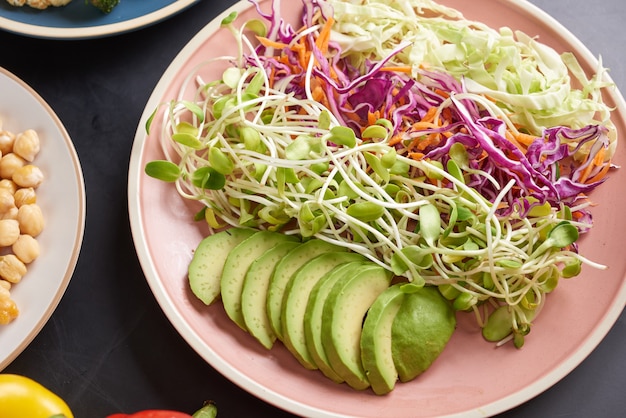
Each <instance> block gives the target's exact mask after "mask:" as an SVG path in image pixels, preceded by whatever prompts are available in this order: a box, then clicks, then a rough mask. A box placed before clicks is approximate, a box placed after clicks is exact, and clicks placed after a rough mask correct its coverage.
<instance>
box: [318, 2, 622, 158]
mask: <svg viewBox="0 0 626 418" xmlns="http://www.w3.org/2000/svg"><path fill="white" fill-rule="evenodd" d="M326 3H328V4H329V5H330V6H332V9H333V12H334V19H335V24H334V26H333V32H332V35H331V39H332V40H333V41H334V42H337V43H338V44H339V46H340V47H341V51H342V56H344V57H348V58H349V59H350V60H351V61H352V62H353V63H354V64H355V65H356V66H360V65H363V64H364V63H365V60H371V61H379V60H382V59H385V58H387V57H389V56H390V55H392V51H394V49H395V48H397V46H398V45H399V44H400V43H402V42H407V41H409V42H411V44H410V45H409V46H407V47H406V48H405V49H404V50H403V51H402V52H401V53H399V54H396V55H394V57H393V59H392V60H391V61H390V62H389V64H388V65H390V66H391V65H400V66H404V65H409V66H412V67H413V72H414V74H416V72H417V70H418V68H420V67H422V68H426V69H428V70H433V71H443V72H446V73H448V74H451V75H452V76H454V77H455V78H457V79H459V80H461V79H462V80H463V82H464V83H465V85H466V88H467V90H468V91H469V92H472V93H477V94H483V95H486V96H489V97H491V98H493V99H494V100H497V102H498V104H499V105H500V106H502V107H503V108H504V109H506V110H508V111H509V113H510V114H511V120H512V121H513V122H514V123H516V124H518V125H520V126H524V127H525V128H526V129H527V130H528V131H529V132H530V133H532V134H535V135H540V134H541V132H542V131H543V129H545V128H548V127H551V126H569V127H572V128H582V127H584V126H586V125H589V124H601V125H604V126H606V127H607V128H608V129H609V138H610V139H611V142H612V144H613V146H612V147H611V149H614V142H615V141H616V139H617V135H616V131H615V127H614V126H613V124H612V122H611V120H610V109H609V107H608V106H607V105H606V104H605V103H604V102H603V100H602V94H601V89H603V88H606V87H608V86H609V85H610V82H609V81H607V78H606V77H605V73H606V69H605V68H603V67H602V64H601V61H600V65H599V67H598V69H597V71H596V73H595V75H594V76H593V77H592V78H591V79H588V78H587V77H586V76H585V74H584V71H583V70H582V69H581V67H580V64H579V63H578V62H577V60H576V58H575V57H574V55H573V54H571V53H564V54H559V53H558V52H556V51H555V50H554V49H552V48H550V47H549V46H547V45H545V44H542V43H541V42H538V41H537V40H536V39H534V38H532V37H530V36H528V35H526V34H524V33H523V32H520V31H513V30H512V29H510V28H508V27H502V28H500V29H499V30H495V29H492V28H490V27H489V26H487V25H485V24H483V23H481V22H477V21H471V20H467V19H465V18H464V17H463V15H462V14H461V13H460V12H459V11H457V10H455V9H451V8H449V7H446V6H443V5H440V4H437V3H435V2H433V1H430V0H391V1H390V0H367V1H363V2H362V4H356V3H354V2H351V1H345V0H328V1H327V2H326ZM572 77H573V79H572ZM573 81H576V82H577V83H578V84H580V88H575V87H573V84H572V83H573Z"/></svg>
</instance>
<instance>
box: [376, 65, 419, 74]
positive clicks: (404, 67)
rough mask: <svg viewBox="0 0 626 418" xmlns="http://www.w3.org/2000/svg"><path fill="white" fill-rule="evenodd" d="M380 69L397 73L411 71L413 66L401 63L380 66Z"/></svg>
mask: <svg viewBox="0 0 626 418" xmlns="http://www.w3.org/2000/svg"><path fill="white" fill-rule="evenodd" d="M380 71H393V72H397V73H411V71H413V68H412V67H411V66H409V65H401V66H398V67H380Z"/></svg>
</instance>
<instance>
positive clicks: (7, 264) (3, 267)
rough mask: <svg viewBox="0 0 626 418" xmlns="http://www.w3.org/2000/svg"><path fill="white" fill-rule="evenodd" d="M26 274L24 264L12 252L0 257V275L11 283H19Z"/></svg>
mask: <svg viewBox="0 0 626 418" xmlns="http://www.w3.org/2000/svg"><path fill="white" fill-rule="evenodd" d="M25 274H26V265H25V264H24V263H22V262H21V261H20V259H19V258H17V257H16V256H15V255H14V254H7V255H3V256H2V257H0V277H2V278H3V279H4V280H6V281H8V282H11V283H19V282H20V280H22V277H24V275H25Z"/></svg>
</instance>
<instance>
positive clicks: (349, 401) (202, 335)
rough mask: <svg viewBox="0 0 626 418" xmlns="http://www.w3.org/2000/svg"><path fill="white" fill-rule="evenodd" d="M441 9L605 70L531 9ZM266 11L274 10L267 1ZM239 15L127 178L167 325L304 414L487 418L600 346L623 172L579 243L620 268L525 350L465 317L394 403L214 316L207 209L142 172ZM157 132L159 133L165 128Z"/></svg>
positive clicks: (243, 381)
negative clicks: (197, 254) (190, 272)
mask: <svg viewBox="0 0 626 418" xmlns="http://www.w3.org/2000/svg"><path fill="white" fill-rule="evenodd" d="M443 3H445V4H447V5H450V6H452V7H455V8H458V9H460V10H461V11H463V12H464V13H465V15H466V17H468V18H470V19H476V20H481V21H483V22H485V23H487V24H490V25H491V26H494V27H497V26H502V25H506V26H510V27H512V28H514V29H520V30H522V31H524V32H526V33H527V34H530V35H537V36H539V39H540V40H541V41H542V42H544V43H547V44H549V45H551V46H552V47H554V48H555V49H557V50H560V51H573V52H575V53H576V55H577V56H578V58H579V60H580V62H581V64H582V66H583V67H584V69H585V70H586V71H588V72H591V71H592V70H593V69H595V68H597V67H596V64H597V62H596V60H595V58H594V57H593V55H592V54H591V53H590V52H589V51H588V50H587V49H586V48H585V47H584V46H583V45H582V44H581V43H580V42H579V41H578V40H577V39H576V38H575V37H574V36H573V35H572V34H571V33H570V32H568V31H567V30H566V29H565V28H563V26H561V25H559V24H558V23H557V22H556V21H554V20H553V19H552V18H550V17H549V16H547V15H546V14H545V13H543V12H542V11H540V10H539V9H537V8H536V7H534V6H532V5H531V4H528V3H527V2H520V1H513V0H508V1H507V0H476V1H473V2H471V3H468V2H465V1H463V0H446V1H443ZM262 5H263V7H264V8H266V10H267V7H269V1H264V2H262ZM299 9H300V2H295V1H294V2H283V10H282V13H283V15H284V16H285V17H286V19H287V20H288V21H291V22H293V23H294V24H296V23H297V22H298V21H297V20H296V19H297V17H298V15H299V12H300V10H299ZM233 10H237V11H238V12H239V13H240V14H241V15H243V17H242V19H246V18H250V17H253V16H256V11H255V10H254V9H253V8H252V7H250V5H249V3H248V2H240V3H238V4H237V5H235V6H234V7H233V8H232V9H229V10H227V11H225V12H224V14H222V15H221V16H219V17H218V18H217V19H216V20H215V21H213V22H211V23H210V24H209V25H208V26H206V27H205V28H204V29H203V30H202V31H201V32H200V33H198V35H197V36H196V37H195V38H194V39H193V40H192V41H191V42H190V43H189V44H188V45H187V46H186V47H185V48H184V49H183V51H182V52H181V53H180V54H179V55H178V57H177V58H176V59H175V60H174V62H173V63H172V64H171V66H170V68H169V69H168V70H167V71H166V73H165V74H164V75H163V78H162V79H161V81H160V82H159V83H158V85H157V87H156V89H155V91H154V93H153V95H152V97H151V98H150V100H149V102H148V104H147V106H146V110H145V113H144V115H143V118H142V121H141V123H140V125H139V128H138V132H137V136H136V139H135V144H134V148H133V153H132V158H131V164H130V177H129V205H130V217H131V223H132V230H133V236H134V239H135V244H136V247H137V252H138V255H139V259H140V261H141V264H142V267H143V269H144V272H145V275H146V278H147V280H148V282H149V284H150V286H151V288H152V291H153V292H154V294H155V296H156V298H157V300H158V302H159V303H160V305H161V307H162V309H163V310H164V312H165V313H166V315H167V316H168V318H169V320H170V321H171V322H172V323H173V324H174V326H175V327H176V328H177V330H178V331H179V333H180V334H181V335H182V336H183V337H184V338H185V340H186V341H187V342H188V343H189V344H190V345H191V346H192V347H193V348H194V349H195V350H196V351H197V352H198V353H199V354H200V355H201V356H202V357H203V358H204V359H205V360H206V361H207V362H209V363H210V364H211V365H212V366H213V367H214V368H215V369H217V370H219V371H220V372H221V373H222V374H223V375H224V376H226V377H227V378H229V379H230V380H232V381H233V382H235V383H236V384H238V385H240V386H241V387H242V388H244V389H245V390H247V391H249V392H250V393H252V394H254V395H256V396H258V397H259V398H261V399H263V400H265V401H267V402H269V403H271V404H274V405H276V406H278V407H280V408H283V409H285V410H288V411H290V412H293V413H295V414H298V415H303V416H323V417H332V416H360V417H381V416H393V417H409V416H411V417H416V416H424V417H426V416H428V417H433V416H463V417H471V416H481V417H482V416H486V415H493V414H496V413H499V412H502V411H505V410H507V409H510V408H513V407H514V406H516V405H518V404H520V403H522V402H525V401H527V400H529V399H531V398H532V397H534V396H536V395H538V394H539V393H541V392H543V391H544V390H546V389H547V388H549V387H550V386H552V385H553V384H555V383H556V382H557V381H559V380H560V379H561V378H563V377H564V376H565V375H566V374H567V373H569V372H570V371H571V370H573V369H574V368H575V367H576V366H577V365H578V364H579V363H580V362H581V361H582V360H583V359H584V358H585V357H586V356H587V355H588V354H589V353H590V352H591V351H592V350H593V349H594V348H595V347H596V346H597V345H598V343H599V342H600V341H601V340H602V338H603V337H604V336H605V335H606V333H607V332H608V331H609V329H610V328H611V326H612V325H613V323H614V322H615V321H616V320H617V318H618V316H619V314H620V313H621V312H622V309H623V308H624V304H625V301H626V281H625V280H624V278H625V268H626V260H625V259H624V257H623V250H622V248H621V244H617V245H616V242H615V239H616V238H617V237H616V236H615V234H614V231H615V230H626V218H625V217H624V216H622V214H621V209H620V208H623V200H624V198H623V193H622V191H621V190H620V187H621V185H623V184H624V183H625V182H626V171H625V170H624V169H622V170H618V171H616V172H615V173H614V174H613V175H612V178H610V179H609V180H608V182H607V183H606V184H605V185H603V187H600V188H599V189H598V190H597V191H596V192H594V195H593V198H594V200H595V201H597V202H598V203H600V204H599V205H598V206H597V207H596V208H595V210H594V216H595V227H594V229H593V231H592V232H591V234H589V235H588V236H586V237H584V239H583V242H582V244H581V248H582V252H583V254H585V255H586V256H588V257H589V258H591V259H592V260H594V261H597V262H599V263H603V264H607V265H609V266H610V268H609V269H608V270H607V271H594V270H592V269H590V268H586V269H584V270H583V273H582V274H581V275H580V276H579V277H578V278H575V279H571V280H569V281H566V282H563V283H562V284H561V286H560V287H559V288H558V289H557V291H556V292H555V293H554V294H552V295H551V297H550V298H549V302H548V303H547V305H546V307H545V310H544V311H543V312H542V315H541V316H540V318H539V319H538V320H537V321H536V324H535V327H534V328H533V332H532V335H530V336H529V337H528V338H527V342H526V345H525V346H524V348H523V349H522V350H515V349H514V348H513V347H512V345H507V346H503V347H500V348H498V349H496V348H494V346H493V345H491V344H488V343H486V342H485V341H484V340H483V339H482V338H481V336H480V333H479V330H478V329H477V328H476V327H475V326H473V325H472V322H471V321H464V320H461V324H460V326H459V329H458V331H457V332H456V333H455V334H454V336H453V338H452V340H451V342H450V344H449V345H448V347H447V349H446V350H445V352H444V353H443V355H442V356H441V357H440V358H439V359H438V361H437V362H436V363H435V364H434V365H433V366H432V368H431V369H430V370H428V371H427V372H426V373H425V374H424V375H422V376H420V377H419V378H418V379H417V380H415V381H413V382H411V383H408V384H399V385H397V387H396V389H395V390H394V391H393V392H392V393H391V394H390V395H388V396H384V397H379V396H375V395H373V394H372V392H371V391H364V392H357V391H354V390H352V389H350V388H348V387H347V386H346V385H337V384H334V383H332V382H331V381H329V380H328V379H326V378H324V377H323V376H322V374H321V373H319V372H315V371H309V370H305V369H304V368H303V367H301V366H300V365H299V364H298V362H297V361H296V360H295V359H294V358H293V357H292V356H291V355H290V354H289V353H288V352H287V350H286V349H284V347H283V346H282V345H281V344H276V346H275V347H274V348H273V349H272V350H271V351H266V350H265V349H264V348H262V347H261V345H260V344H258V343H257V342H256V341H254V340H253V338H252V337H251V336H250V335H248V334H246V333H244V332H243V331H241V330H240V329H239V328H237V326H236V325H234V324H233V323H231V322H230V320H228V319H227V317H226V315H225V314H224V312H223V308H222V306H221V304H220V303H217V304H215V305H213V306H211V307H208V308H207V307H206V306H204V305H203V304H202V303H200V302H199V301H198V300H196V299H195V298H194V297H193V295H192V294H191V292H190V291H189V289H188V286H187V278H186V269H187V266H188V263H189V261H190V259H191V255H192V251H193V250H194V249H195V247H196V245H197V244H198V242H199V241H200V240H201V239H202V238H203V236H204V235H205V234H206V231H205V230H203V229H202V228H201V227H199V226H198V224H196V223H194V222H193V221H192V215H193V213H194V212H195V210H196V209H197V208H193V207H191V206H189V204H188V203H186V202H184V201H183V200H182V199H181V198H180V197H179V196H178V195H177V194H176V192H175V190H174V188H173V187H172V186H171V185H168V184H164V183H162V182H159V181H156V180H153V179H151V178H148V177H147V176H145V175H144V173H143V167H144V165H145V164H146V162H148V161H151V160H153V159H158V158H161V153H160V151H159V146H158V143H157V142H158V141H157V140H156V138H150V137H147V136H146V134H145V130H144V126H145V122H146V120H147V118H148V117H149V115H150V114H151V113H152V112H153V110H154V109H155V108H156V107H157V106H158V104H159V103H160V102H163V101H167V100H170V99H174V98H177V97H178V91H179V89H180V87H181V85H182V84H183V83H184V82H185V77H186V76H187V75H188V74H189V73H190V72H191V71H192V69H193V68H194V66H196V65H197V64H198V63H200V62H202V61H204V60H206V59H207V58H208V57H214V56H218V55H230V54H231V52H232V51H231V50H232V48H233V47H234V46H233V41H232V38H231V35H230V34H228V33H227V32H226V31H222V30H219V23H220V21H221V20H222V19H223V18H224V17H225V16H226V15H227V14H228V13H230V12H232V11H233ZM213 76H216V75H215V74H213ZM209 78H210V77H208V78H207V79H209ZM607 102H608V103H609V104H614V105H616V107H617V109H616V111H615V113H614V118H615V123H616V125H617V128H618V130H619V133H620V135H625V134H626V126H625V120H624V117H625V108H624V105H623V99H622V97H621V96H620V95H619V93H613V94H612V95H610V96H609V97H607ZM152 129H153V132H156V131H158V127H157V126H154V125H153V128H152ZM625 153H626V148H625V147H623V146H620V147H618V153H617V155H616V158H615V160H616V162H617V163H618V164H622V165H623V163H624V162H625V161H626V156H625ZM572 324H576V326H575V327H574V326H572Z"/></svg>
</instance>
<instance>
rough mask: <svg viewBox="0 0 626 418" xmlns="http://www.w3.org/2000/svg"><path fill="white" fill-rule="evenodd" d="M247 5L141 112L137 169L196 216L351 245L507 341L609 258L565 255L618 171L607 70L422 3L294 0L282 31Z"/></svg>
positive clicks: (271, 17)
mask: <svg viewBox="0 0 626 418" xmlns="http://www.w3.org/2000/svg"><path fill="white" fill-rule="evenodd" d="M257 9H258V13H259V17H258V19H254V20H250V21H246V22H239V21H238V20H237V19H236V15H235V14H233V15H231V16H229V17H228V18H226V19H224V21H223V22H222V27H223V29H222V30H229V31H231V32H232V34H233V39H234V44H235V45H237V47H238V53H237V54H235V55H233V56H229V57H219V58H215V59H212V60H210V61H209V62H207V63H205V64H204V65H209V66H210V65H216V66H222V67H224V65H225V64H226V69H225V71H224V72H223V74H222V77H221V78H220V79H215V80H212V79H211V80H205V79H202V77H201V76H199V75H198V74H199V72H198V73H194V74H191V75H190V77H189V83H196V84H197V93H196V97H195V98H194V99H193V100H173V101H171V102H169V103H164V104H163V106H162V107H161V108H160V109H157V110H158V111H155V114H154V115H153V117H162V118H163V120H164V123H163V129H162V132H160V133H159V135H160V138H161V140H162V148H163V152H164V153H165V156H166V158H165V159H164V160H161V161H153V162H150V163H148V164H147V166H146V167H145V169H146V172H147V173H148V174H149V175H151V176H153V177H156V178H159V179H161V180H164V181H171V182H173V183H174V184H175V186H176V187H177V189H178V191H179V192H180V194H181V195H182V196H183V197H184V198H187V199H192V200H197V201H199V202H202V203H203V204H204V206H203V210H202V211H201V212H200V213H199V214H198V219H199V220H200V219H205V220H206V221H207V222H208V224H209V225H210V227H211V228H213V229H214V230H218V229H222V228H226V227H251V228H256V229H267V230H271V231H280V232H283V233H285V234H290V235H298V236H301V237H303V238H304V239H308V238H313V237H315V238H317V239H321V240H325V241H329V242H332V243H335V244H337V245H340V246H343V247H347V248H349V249H350V250H352V251H354V252H357V253H359V254H362V255H364V256H366V257H367V258H368V259H370V260H372V261H374V262H375V263H378V264H379V265H381V266H383V267H385V268H386V269H388V270H389V271H391V272H393V273H394V274H395V275H396V276H398V277H403V278H405V279H406V280H407V281H410V282H412V283H414V284H417V285H419V286H436V287H438V289H439V290H440V292H441V293H442V294H443V295H444V296H445V297H446V298H447V299H449V300H450V301H451V302H452V304H453V306H454V308H456V309H457V310H461V311H468V312H473V313H474V314H475V316H476V318H477V321H478V322H479V324H480V325H481V326H482V327H483V335H484V337H485V338H486V339H487V340H489V341H497V342H498V343H499V344H502V343H505V342H507V341H512V342H513V343H514V344H515V346H516V347H521V346H522V345H523V342H524V337H525V336H526V335H527V334H528V332H529V331H530V326H531V322H532V320H533V319H534V318H535V317H536V316H537V314H538V313H539V311H540V310H541V307H542V306H543V304H544V303H545V302H546V295H547V294H548V293H550V292H552V291H553V290H554V289H555V288H556V287H557V284H558V283H559V281H560V280H561V279H563V278H569V277H573V276H576V275H577V274H578V273H579V272H580V270H581V268H582V267H583V265H585V264H586V265H588V266H589V267H592V268H597V269H602V268H605V266H602V265H598V264H597V263H594V262H593V261H592V260H588V259H586V258H585V257H584V254H580V253H579V251H578V246H577V240H578V238H579V236H580V235H582V234H584V233H587V232H589V231H590V229H592V218H591V213H590V210H589V208H590V207H591V205H593V199H592V197H591V196H592V194H591V192H592V191H593V189H594V188H596V187H598V186H600V185H601V184H602V183H603V182H604V181H605V180H606V179H607V178H608V176H609V175H610V172H611V170H613V169H615V168H616V167H615V165H614V164H612V162H611V158H612V156H613V154H614V151H615V147H616V145H617V135H616V130H615V128H614V126H613V124H612V123H611V120H610V110H611V109H610V108H609V107H608V106H607V105H605V104H604V103H603V101H602V90H603V89H605V88H610V87H611V85H610V83H609V82H607V80H608V78H607V77H605V69H604V68H602V67H600V68H598V69H597V72H596V74H594V75H592V76H591V77H587V76H586V75H585V74H584V72H583V70H582V68H581V67H580V66H579V64H578V63H577V61H576V58H575V57H574V56H573V55H572V54H569V53H564V54H559V53H557V52H556V51H554V50H553V49H551V48H549V47H548V46H546V45H544V44H542V43H540V42H539V40H537V39H535V38H533V37H532V34H524V33H521V32H516V31H513V30H511V29H509V28H500V29H497V30H496V29H493V28H490V27H487V26H485V25H484V24H481V23H479V22H475V21H469V20H467V19H465V18H464V17H463V16H462V15H461V14H460V13H459V12H458V11H456V10H454V9H451V8H448V7H446V6H444V5H441V4H438V3H435V2H433V1H429V0H406V1H393V0H380V1H375V0H367V1H361V2H353V1H339V0H327V1H322V0H303V12H302V20H301V24H300V25H299V26H296V27H294V26H292V25H289V24H288V23H287V22H285V21H284V20H283V19H282V18H281V15H280V2H279V1H274V3H273V7H272V9H271V10H270V11H269V12H268V11H263V10H261V8H260V7H258V6H257ZM199 70H200V69H198V71H199ZM161 111H162V112H161ZM149 129H150V122H149V123H148V130H149Z"/></svg>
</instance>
